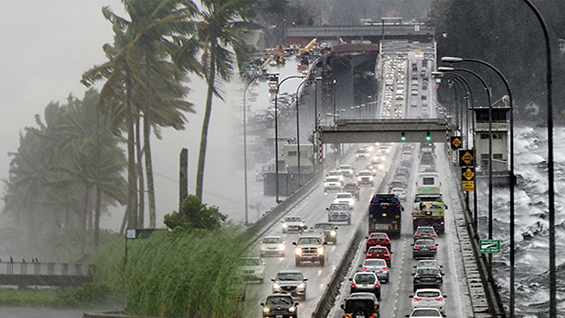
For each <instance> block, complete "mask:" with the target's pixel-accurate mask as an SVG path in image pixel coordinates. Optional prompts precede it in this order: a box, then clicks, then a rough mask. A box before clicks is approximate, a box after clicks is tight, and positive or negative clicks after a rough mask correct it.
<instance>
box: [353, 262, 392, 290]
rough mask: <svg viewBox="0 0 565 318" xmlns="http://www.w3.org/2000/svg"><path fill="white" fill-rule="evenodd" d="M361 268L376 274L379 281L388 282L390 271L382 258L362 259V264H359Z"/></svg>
mask: <svg viewBox="0 0 565 318" xmlns="http://www.w3.org/2000/svg"><path fill="white" fill-rule="evenodd" d="M359 267H361V270H363V271H370V272H373V273H375V274H377V277H378V278H379V281H380V282H383V283H385V284H386V283H390V273H389V269H388V265H387V264H386V261H385V260H384V259H380V258H370V259H366V260H364V261H363V264H361V265H359Z"/></svg>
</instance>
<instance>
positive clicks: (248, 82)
mask: <svg viewBox="0 0 565 318" xmlns="http://www.w3.org/2000/svg"><path fill="white" fill-rule="evenodd" d="M271 75H273V74H267V73H266V72H264V73H263V74H259V75H255V76H254V77H253V78H251V79H250V80H249V81H247V83H246V84H245V88H244V89H243V180H244V181H243V183H244V187H245V189H244V193H245V194H244V197H245V198H244V201H245V225H247V224H249V203H248V190H247V109H246V108H247V105H246V98H245V95H246V93H247V89H248V88H249V85H251V83H253V82H254V81H255V80H256V79H258V78H260V77H265V76H271Z"/></svg>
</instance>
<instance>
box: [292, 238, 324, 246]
mask: <svg viewBox="0 0 565 318" xmlns="http://www.w3.org/2000/svg"><path fill="white" fill-rule="evenodd" d="M297 244H298V245H304V244H322V240H321V239H320V238H319V237H301V238H299V239H298V243H297Z"/></svg>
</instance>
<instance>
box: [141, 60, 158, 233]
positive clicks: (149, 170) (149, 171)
mask: <svg viewBox="0 0 565 318" xmlns="http://www.w3.org/2000/svg"><path fill="white" fill-rule="evenodd" d="M145 72H146V77H147V78H146V83H147V99H146V101H147V102H146V103H144V106H145V109H144V111H143V115H144V117H143V146H144V149H145V173H146V176H147V201H148V203H149V228H151V229H154V228H155V226H156V212H155V210H156V209H155V185H154V183H153V162H152V158H151V138H150V136H151V125H150V124H151V118H149V113H150V111H151V105H152V99H151V75H150V64H149V58H148V56H147V55H146V56H145Z"/></svg>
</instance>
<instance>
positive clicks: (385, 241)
mask: <svg viewBox="0 0 565 318" xmlns="http://www.w3.org/2000/svg"><path fill="white" fill-rule="evenodd" d="M377 245H380V246H384V247H386V248H388V250H389V251H390V250H391V244H390V238H389V237H388V234H386V233H384V232H373V233H371V234H369V237H368V238H367V243H366V244H365V251H368V250H369V247H371V246H377Z"/></svg>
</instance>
